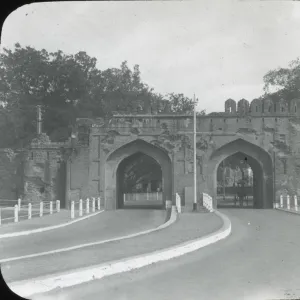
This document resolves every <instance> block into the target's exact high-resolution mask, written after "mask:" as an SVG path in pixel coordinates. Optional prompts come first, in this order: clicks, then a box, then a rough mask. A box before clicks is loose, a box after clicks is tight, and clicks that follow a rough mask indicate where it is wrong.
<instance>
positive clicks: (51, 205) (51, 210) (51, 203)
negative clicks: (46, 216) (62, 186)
mask: <svg viewBox="0 0 300 300" xmlns="http://www.w3.org/2000/svg"><path fill="white" fill-rule="evenodd" d="M52 214H53V202H52V201H50V215H52Z"/></svg>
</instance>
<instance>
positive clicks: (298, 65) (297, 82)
mask: <svg viewBox="0 0 300 300" xmlns="http://www.w3.org/2000/svg"><path fill="white" fill-rule="evenodd" d="M263 79H264V91H265V93H266V94H267V95H268V94H269V95H272V97H274V98H276V97H278V98H283V99H285V100H286V101H290V100H292V99H294V98H297V97H299V96H300V59H299V58H297V59H295V60H293V61H291V62H290V63H289V65H288V67H287V68H277V69H274V70H270V71H269V72H267V74H266V75H265V76H264V78H263Z"/></svg>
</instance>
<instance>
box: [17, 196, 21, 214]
mask: <svg viewBox="0 0 300 300" xmlns="http://www.w3.org/2000/svg"><path fill="white" fill-rule="evenodd" d="M18 209H19V211H20V210H21V198H19V199H18Z"/></svg>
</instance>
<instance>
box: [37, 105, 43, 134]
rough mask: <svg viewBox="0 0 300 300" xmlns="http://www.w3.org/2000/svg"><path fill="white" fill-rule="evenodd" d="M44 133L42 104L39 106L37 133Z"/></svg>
mask: <svg viewBox="0 0 300 300" xmlns="http://www.w3.org/2000/svg"><path fill="white" fill-rule="evenodd" d="M41 133H42V112H41V106H40V105H38V106H37V134H41Z"/></svg>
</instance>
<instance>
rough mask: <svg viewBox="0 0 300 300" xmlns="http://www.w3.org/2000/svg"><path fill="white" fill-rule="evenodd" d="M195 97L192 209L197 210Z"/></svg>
mask: <svg viewBox="0 0 300 300" xmlns="http://www.w3.org/2000/svg"><path fill="white" fill-rule="evenodd" d="M196 121H197V118H196V99H195V94H194V202H193V211H197V147H196V142H197V140H196V138H197V129H196V125H197V124H196Z"/></svg>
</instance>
